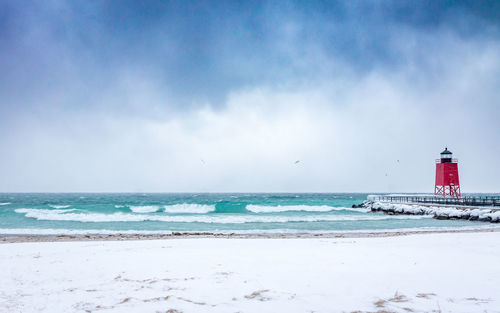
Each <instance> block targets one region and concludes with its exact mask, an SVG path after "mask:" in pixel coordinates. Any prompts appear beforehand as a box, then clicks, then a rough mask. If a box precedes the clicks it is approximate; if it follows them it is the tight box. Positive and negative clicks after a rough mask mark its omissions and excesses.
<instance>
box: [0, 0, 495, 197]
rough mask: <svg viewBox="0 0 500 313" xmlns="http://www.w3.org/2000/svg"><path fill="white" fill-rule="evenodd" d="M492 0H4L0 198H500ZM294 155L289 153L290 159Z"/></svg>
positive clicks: (0, 10)
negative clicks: (441, 189)
mask: <svg viewBox="0 0 500 313" xmlns="http://www.w3.org/2000/svg"><path fill="white" fill-rule="evenodd" d="M499 16H500V2H498V1H465V2H460V1H407V2H405V1H251V2H250V1H249V2H240V1H161V2H154V1H149V2H146V3H142V2H139V1H17V0H13V1H9V0H7V1H1V2H0V192H11V191H16V192H18V191H19V192H22V191H40V192H44V191H49V192H73V191H82V192H94V191H96V192H148V191H150V192H178V191H186V192H216V191H227V192H235V191H238V192H300V191H303V192H432V191H433V188H434V170H435V164H434V159H435V158H437V157H439V152H441V151H442V150H443V149H444V147H445V146H447V147H448V148H449V149H450V150H451V151H452V152H453V153H454V157H456V158H458V159H459V171H460V180H461V185H462V192H500V166H499V165H498V163H500V108H499V107H500V19H499ZM297 160H300V162H298V163H297V162H296V161H297Z"/></svg>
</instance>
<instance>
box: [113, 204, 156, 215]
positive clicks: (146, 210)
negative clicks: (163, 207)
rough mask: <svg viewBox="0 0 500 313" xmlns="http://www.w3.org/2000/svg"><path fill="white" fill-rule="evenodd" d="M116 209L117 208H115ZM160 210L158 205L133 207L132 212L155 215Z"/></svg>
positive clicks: (131, 207)
mask: <svg viewBox="0 0 500 313" xmlns="http://www.w3.org/2000/svg"><path fill="white" fill-rule="evenodd" d="M115 207H116V206H115ZM159 209H160V207H159V206H157V205H131V206H130V210H131V211H132V212H135V213H154V212H158V210H159Z"/></svg>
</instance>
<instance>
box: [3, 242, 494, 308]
mask: <svg viewBox="0 0 500 313" xmlns="http://www.w3.org/2000/svg"><path fill="white" fill-rule="evenodd" d="M499 248H500V232H485V233H444V234H421V235H407V236H394V237H383V238H344V239H342V238H338V239H337V238H328V239H325V238H317V239H316V238H308V239H301V238H295V239H214V238H195V239H186V238H182V239H170V240H151V241H146V240H144V241H102V242H95V241H79V242H43V243H41V242H38V243H10V244H1V245H0V267H1V268H2V271H1V272H0V281H1V282H2V283H1V284H0V312H96V311H98V312H167V311H168V310H177V311H170V312H238V311H239V312H310V311H315V312H343V311H345V312H353V311H361V312H375V311H387V312H408V311H409V310H412V312H429V311H433V310H434V311H436V312H437V311H439V312H484V311H488V312H500V310H499V308H500V284H499V283H498V282H499V281H500V268H499V266H500V249H499Z"/></svg>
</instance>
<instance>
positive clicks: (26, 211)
mask: <svg viewBox="0 0 500 313" xmlns="http://www.w3.org/2000/svg"><path fill="white" fill-rule="evenodd" d="M73 211H78V209H26V208H22V209H15V210H14V212H16V213H21V214H23V213H24V214H29V213H40V214H64V213H68V212H73Z"/></svg>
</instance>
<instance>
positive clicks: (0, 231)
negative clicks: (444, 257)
mask: <svg viewBox="0 0 500 313" xmlns="http://www.w3.org/2000/svg"><path fill="white" fill-rule="evenodd" d="M496 228H500V225H495V224H482V225H477V226H461V227H410V228H392V229H385V228H384V229H354V230H308V229H300V230H299V229H288V228H276V229H258V228H254V229H224V230H216V231H213V230H203V229H198V230H196V229H195V230H185V231H182V233H199V232H208V233H218V234H241V235H245V234H344V233H401V232H414V231H418V232H430V231H456V230H466V231H474V230H484V229H496ZM118 234H124V235H136V234H137V235H162V234H172V231H170V230H133V229H129V230H109V229H64V228H59V229H57V228H0V235H45V236H50V235H118Z"/></svg>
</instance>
